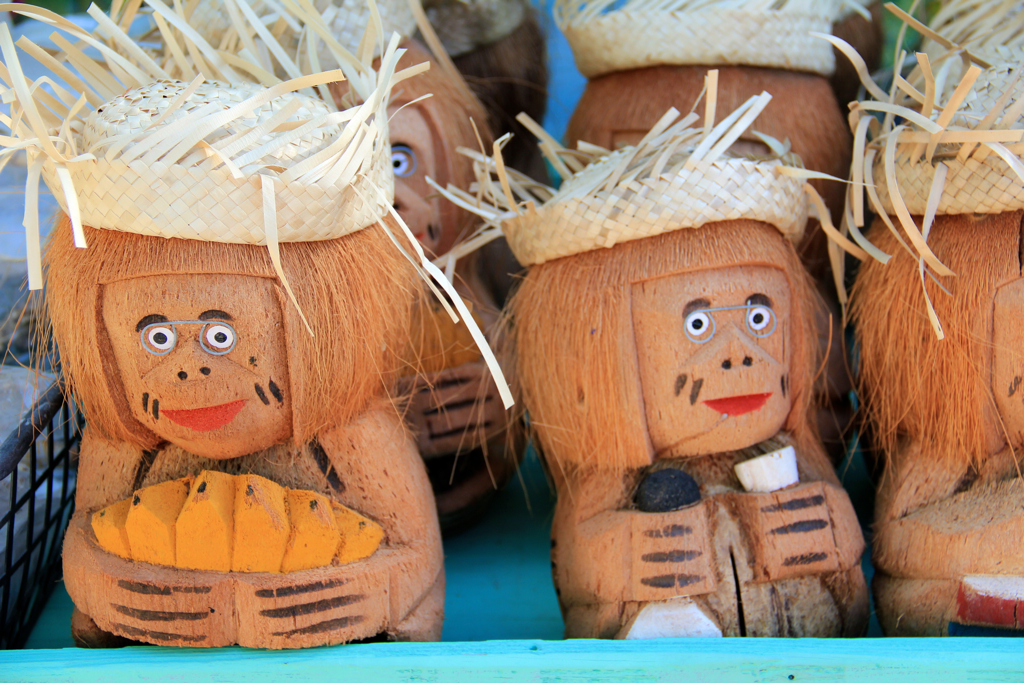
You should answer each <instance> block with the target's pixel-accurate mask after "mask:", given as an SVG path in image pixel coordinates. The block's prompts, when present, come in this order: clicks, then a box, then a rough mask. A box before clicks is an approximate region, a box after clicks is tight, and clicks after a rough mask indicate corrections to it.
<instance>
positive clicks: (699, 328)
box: [686, 311, 715, 342]
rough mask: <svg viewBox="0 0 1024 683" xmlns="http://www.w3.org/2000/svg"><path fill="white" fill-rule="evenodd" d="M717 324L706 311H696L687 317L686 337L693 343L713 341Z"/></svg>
mask: <svg viewBox="0 0 1024 683" xmlns="http://www.w3.org/2000/svg"><path fill="white" fill-rule="evenodd" d="M714 327H715V323H714V321H713V320H712V319H711V316H710V315H708V314H707V313H705V312H704V311H694V312H693V313H691V314H690V315H688V316H686V336H687V337H689V338H690V340H691V341H695V342H706V341H707V340H708V339H711V334H712V332H713V331H714Z"/></svg>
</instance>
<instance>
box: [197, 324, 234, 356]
mask: <svg viewBox="0 0 1024 683" xmlns="http://www.w3.org/2000/svg"><path fill="white" fill-rule="evenodd" d="M203 346H205V347H206V350H207V351H209V352H210V353H213V354H217V355H220V354H224V353H227V352H228V351H230V350H231V349H233V348H235V331H234V330H233V329H231V328H230V327H228V326H227V325H224V324H222V323H217V324H215V325H210V326H209V327H207V328H206V329H205V330H203Z"/></svg>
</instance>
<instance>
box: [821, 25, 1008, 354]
mask: <svg viewBox="0 0 1024 683" xmlns="http://www.w3.org/2000/svg"><path fill="white" fill-rule="evenodd" d="M889 9H890V11H892V12H893V13H895V14H897V16H899V17H900V18H901V19H902V20H903V21H904V22H905V23H906V24H907V25H908V26H910V27H911V28H914V29H915V30H917V31H920V32H921V33H922V34H924V35H925V36H926V37H928V38H930V39H931V40H932V41H934V42H936V43H938V44H940V45H943V46H944V47H946V48H947V51H946V53H945V54H943V55H942V56H941V57H940V58H939V59H936V60H934V61H933V60H932V59H931V58H930V57H929V55H928V54H927V53H924V52H919V53H917V60H918V64H917V66H916V67H915V68H914V69H913V70H912V71H911V72H910V74H909V75H908V76H907V77H906V78H904V77H897V78H896V81H895V83H894V84H893V87H892V89H891V90H890V92H885V91H884V90H882V89H881V88H880V87H879V86H878V85H876V84H875V83H874V81H872V80H871V78H870V76H869V75H868V74H867V69H866V67H865V66H864V63H863V61H861V60H860V58H859V56H858V55H857V54H856V52H854V51H853V49H852V48H851V47H850V46H849V45H847V44H846V43H843V42H842V41H840V40H838V39H836V38H829V40H831V41H832V42H833V43H834V44H835V45H836V47H837V48H839V49H840V50H842V51H843V52H844V53H845V54H846V55H847V56H848V57H849V58H850V60H851V61H852V62H853V63H854V65H855V67H856V68H857V70H858V73H859V74H860V76H861V81H862V82H863V84H864V86H865V88H866V89H867V91H868V93H869V94H870V97H869V98H868V99H866V100H864V101H861V102H856V103H853V104H851V112H850V125H851V128H852V129H853V131H854V155H853V165H852V169H851V177H852V181H853V182H852V184H851V186H850V190H849V194H848V201H847V210H846V216H845V218H844V221H843V223H844V225H843V228H842V230H841V233H842V234H846V233H847V232H849V233H850V234H851V235H852V237H853V240H854V241H855V242H856V243H857V245H859V247H860V248H859V249H858V248H856V247H854V248H853V249H848V251H850V252H851V253H853V254H854V255H856V256H857V257H858V258H866V257H867V256H871V257H873V258H875V259H877V260H879V261H881V262H882V263H885V262H886V261H888V259H889V255H888V254H885V253H884V252H882V251H880V250H879V249H877V248H876V247H875V246H874V245H872V244H871V243H870V242H868V240H867V239H866V238H865V237H864V236H863V234H862V233H861V231H860V228H863V227H864V220H865V218H864V217H865V210H864V208H865V201H864V195H865V194H866V195H867V197H868V200H869V202H870V205H871V206H872V208H873V209H874V210H875V212H876V213H878V215H879V217H880V218H881V220H882V221H883V222H885V224H886V225H887V226H888V227H889V229H890V230H891V231H892V232H893V234H894V235H895V236H896V238H897V241H898V243H899V244H900V245H901V246H902V247H903V248H905V249H906V250H907V251H908V252H909V253H910V254H911V255H912V256H913V257H914V258H915V259H917V260H918V261H919V262H920V268H921V277H922V285H923V278H924V276H925V274H928V275H929V276H931V277H933V278H934V277H935V275H942V276H948V275H954V274H955V273H953V271H951V270H950V269H949V268H948V267H946V265H945V264H943V263H942V262H941V261H940V260H939V259H938V258H937V257H936V256H935V254H934V253H933V252H932V250H931V249H930V248H929V247H928V233H929V230H930V229H931V225H932V222H933V220H934V218H935V216H936V215H937V214H964V213H1003V212H1006V211H1014V210H1018V209H1021V208H1024V162H1022V159H1021V155H1022V154H1024V83H1022V82H1021V78H1020V77H1021V69H1020V64H1021V62H1022V60H1024V49H1022V46H1020V45H1017V46H1012V45H1011V46H1005V45H1004V46H992V45H989V44H986V43H985V42H984V41H979V42H977V43H976V44H975V48H980V49H981V52H982V53H985V54H987V55H988V56H990V57H991V56H993V55H994V56H999V55H1010V56H1012V57H1013V61H1012V62H1003V63H997V64H992V63H990V62H988V61H987V60H986V59H985V58H983V57H981V56H979V54H976V53H975V51H974V50H975V48H970V49H968V48H966V47H964V46H962V45H957V44H955V43H953V42H952V41H950V40H948V39H947V38H945V37H943V36H941V35H939V34H938V33H936V32H935V31H933V30H932V29H930V28H929V27H928V26H925V25H923V24H921V23H920V22H919V21H917V20H916V19H914V18H913V17H911V16H910V15H908V14H906V13H905V12H903V11H902V10H900V9H899V8H896V7H894V6H892V5H890V6H889ZM905 57H906V55H905V53H904V54H902V55H901V57H900V60H899V61H898V63H897V69H896V73H900V71H901V68H900V67H901V65H902V63H903V61H904V59H905ZM960 72H962V76H960V77H952V75H953V74H955V73H960ZM876 113H879V114H884V119H883V120H882V122H881V123H879V119H877V118H875V114H876ZM890 216H895V217H896V223H898V224H899V226H900V227H901V228H902V232H903V234H902V235H900V231H899V230H897V228H896V225H895V224H894V223H893V221H892V219H891V218H890ZM914 216H921V217H922V219H921V223H920V225H919V224H918V223H917V222H916V221H915V219H914ZM904 238H906V239H904ZM907 242H909V244H908V243H907ZM844 248H845V247H844ZM927 303H928V315H929V318H930V320H931V322H932V326H933V328H934V329H935V332H936V334H938V335H939V337H940V338H941V337H942V335H943V333H942V326H941V324H940V323H939V320H938V318H937V317H936V315H935V311H934V309H933V307H932V304H931V301H930V300H928V301H927Z"/></svg>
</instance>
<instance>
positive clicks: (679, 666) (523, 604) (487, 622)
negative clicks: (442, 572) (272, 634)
mask: <svg viewBox="0 0 1024 683" xmlns="http://www.w3.org/2000/svg"><path fill="white" fill-rule="evenodd" d="M840 473H841V474H842V475H843V477H844V480H845V483H846V485H847V487H848V488H850V489H852V490H853V492H854V493H855V494H859V495H857V496H856V497H857V499H858V500H860V501H865V500H866V499H865V496H864V494H865V493H866V492H867V493H869V491H868V489H869V487H870V484H869V482H868V481H867V478H866V476H865V474H864V472H863V468H862V467H860V463H859V462H858V461H856V460H854V462H853V463H852V464H851V465H849V466H846V465H844V466H842V467H841V468H840ZM520 475H521V476H520V477H519V478H518V479H516V480H514V481H513V482H512V483H511V484H510V485H509V487H507V488H506V489H505V490H504V491H502V492H501V494H499V496H498V499H497V501H496V503H495V505H494V506H493V507H492V508H491V510H490V511H489V512H488V514H487V515H486V516H485V518H484V519H483V520H482V521H481V523H480V524H479V525H477V526H476V527H473V528H472V529H470V530H468V531H466V532H465V533H463V534H461V535H459V536H456V537H455V538H452V539H448V540H446V541H445V567H446V570H447V573H448V591H447V598H446V604H445V607H446V610H445V611H446V614H445V628H444V635H443V637H444V642H441V643H425V644H405V643H378V644H370V645H348V646H338V647H325V648H316V649H312V650H302V651H289V652H267V651H257V650H245V649H242V648H225V649H221V650H201V649H181V650H178V649H172V648H157V647H131V648H125V649H120V650H102V651H97V650H78V649H75V648H73V647H71V645H72V643H71V638H70V634H69V621H70V614H71V601H70V599H69V598H68V597H67V593H66V592H65V591H64V590H63V588H62V587H58V590H57V591H56V592H55V593H54V596H53V597H52V598H51V600H50V602H49V604H48V605H47V608H46V611H45V612H44V613H43V616H42V618H41V619H40V621H39V623H38V624H37V625H36V628H35V630H34V631H33V633H32V636H31V638H30V639H29V642H28V647H29V648H48V649H26V650H20V651H4V652H0V681H19V682H21V681H25V682H29V681H33V682H35V681H38V682H40V683H43V682H56V681H82V682H94V681H95V682H97V683H99V682H101V681H102V682H104V683H106V682H111V683H120V682H122V681H188V682H189V683H192V682H196V683H200V682H205V681H210V682H213V681H217V682H225V681H241V682H244V683H259V682H261V681H290V680H301V681H320V680H330V681H339V682H341V681H344V682H348V681H352V682H353V683H375V682H377V681H417V682H426V681H438V682H443V681H452V682H459V683H476V682H478V681H510V682H511V681H533V682H539V681H681V682H686V683H698V682H701V681H709V682H715V683H730V682H732V681H737V682H738V681H744V682H758V683H766V682H769V681H778V682H779V683H787V682H788V681H851V682H853V681H869V680H870V681H898V682H899V683H940V682H945V681H951V682H952V681H956V683H965V682H967V681H979V682H981V681H993V682H996V681H998V682H1000V683H1002V682H1008V681H1024V639H1018V638H942V639H896V638H892V639H885V638H877V637H869V638H862V639H856V640H812V639H805V640H776V639H746V640H744V639H714V640H704V639H700V640H697V639H694V640H675V639H673V640H658V641H646V642H640V641H631V642H622V641H619V642H614V641H596V640H575V641H561V640H560V639H561V636H562V619H561V616H560V614H559V612H558V603H557V601H556V599H555V594H554V589H553V588H552V584H551V574H550V569H549V564H548V562H549V558H548V551H549V547H550V536H549V534H550V527H551V512H552V509H553V502H554V500H553V496H552V495H551V493H550V491H549V489H548V486H547V483H546V482H545V480H544V475H543V472H542V471H541V468H540V465H539V463H538V462H537V461H536V459H535V458H534V457H532V456H531V457H528V459H527V461H526V462H525V463H524V466H523V468H522V469H521V472H520ZM868 507H870V506H869V505H865V506H863V507H862V509H863V510H865V511H866V510H867V508H868ZM865 569H866V570H867V571H868V572H869V573H870V571H871V567H870V565H869V564H867V563H865ZM869 635H880V632H879V631H878V626H877V622H875V621H874V620H872V627H871V631H870V633H869Z"/></svg>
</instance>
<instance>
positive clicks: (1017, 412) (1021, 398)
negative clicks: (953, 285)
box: [989, 280, 1024, 450]
mask: <svg viewBox="0 0 1024 683" xmlns="http://www.w3.org/2000/svg"><path fill="white" fill-rule="evenodd" d="M1022 340H1024V280H1015V281H1013V282H1011V283H1009V284H1007V285H1003V286H1002V287H1000V288H999V289H998V290H996V297H995V308H994V310H993V315H992V395H993V396H995V399H996V407H997V408H998V410H999V417H1000V418H1001V419H1002V422H1003V428H1005V430H1006V434H1007V435H1008V436H1009V438H1010V441H1011V443H1013V444H1014V445H1020V444H1022V443H1024V344H1022ZM989 450H995V448H994V447H993V446H992V445H990V447H989Z"/></svg>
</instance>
